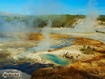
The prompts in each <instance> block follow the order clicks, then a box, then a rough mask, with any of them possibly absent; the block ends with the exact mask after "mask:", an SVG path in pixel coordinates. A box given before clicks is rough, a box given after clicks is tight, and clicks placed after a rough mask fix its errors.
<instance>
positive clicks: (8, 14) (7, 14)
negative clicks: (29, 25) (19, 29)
mask: <svg viewBox="0 0 105 79" xmlns="http://www.w3.org/2000/svg"><path fill="white" fill-rule="evenodd" d="M0 15H2V16H26V15H27V14H12V13H8V12H0Z"/></svg>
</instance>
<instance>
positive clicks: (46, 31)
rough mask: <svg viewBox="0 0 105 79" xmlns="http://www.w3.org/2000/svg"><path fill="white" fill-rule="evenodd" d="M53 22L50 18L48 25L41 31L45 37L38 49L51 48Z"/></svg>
mask: <svg viewBox="0 0 105 79" xmlns="http://www.w3.org/2000/svg"><path fill="white" fill-rule="evenodd" d="M51 26H52V22H51V20H48V24H47V26H45V27H44V28H43V29H42V31H41V33H42V35H43V36H44V39H43V40H42V41H41V42H40V43H39V44H38V50H48V49H49V48H50V36H49V34H50V31H51Z"/></svg>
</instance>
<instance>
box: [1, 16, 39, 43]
mask: <svg viewBox="0 0 105 79" xmlns="http://www.w3.org/2000/svg"><path fill="white" fill-rule="evenodd" d="M33 21H35V17H32V18H29V19H27V20H26V21H22V20H19V19H15V20H10V21H6V20H5V19H4V17H3V16H0V41H2V40H3V39H10V38H12V40H13V39H15V40H21V39H20V38H19V35H20V34H19V33H21V36H22V37H23V38H24V39H25V38H26V36H27V32H31V31H33ZM26 22H27V23H28V24H27V23H26ZM36 25H37V23H36ZM4 37H5V38H4ZM7 41H8V40H7Z"/></svg>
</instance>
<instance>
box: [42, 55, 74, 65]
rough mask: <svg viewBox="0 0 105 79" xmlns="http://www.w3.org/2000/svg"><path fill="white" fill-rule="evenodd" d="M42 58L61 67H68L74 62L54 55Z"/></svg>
mask: <svg viewBox="0 0 105 79" xmlns="http://www.w3.org/2000/svg"><path fill="white" fill-rule="evenodd" d="M40 56H41V57H42V58H44V59H47V60H51V61H52V62H54V63H55V64H59V65H68V64H70V63H72V61H69V60H67V59H64V58H62V57H59V56H56V55H52V54H42V55H40Z"/></svg>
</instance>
